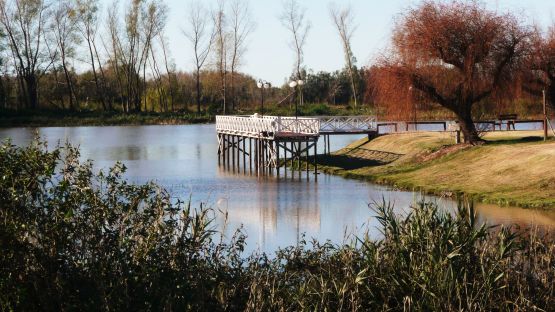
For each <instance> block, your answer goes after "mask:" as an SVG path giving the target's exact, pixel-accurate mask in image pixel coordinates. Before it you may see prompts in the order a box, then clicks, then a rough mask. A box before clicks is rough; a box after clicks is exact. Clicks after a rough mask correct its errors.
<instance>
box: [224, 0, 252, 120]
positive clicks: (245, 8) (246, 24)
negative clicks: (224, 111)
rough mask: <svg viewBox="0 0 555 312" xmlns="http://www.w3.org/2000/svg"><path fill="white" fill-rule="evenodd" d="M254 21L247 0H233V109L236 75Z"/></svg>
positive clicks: (231, 85) (231, 23) (231, 19)
mask: <svg viewBox="0 0 555 312" xmlns="http://www.w3.org/2000/svg"><path fill="white" fill-rule="evenodd" d="M254 27H255V26H254V22H253V20H252V15H251V12H250V8H249V4H248V2H247V1H246V0H233V1H232V2H231V11H230V28H231V57H230V61H231V64H230V75H231V76H230V85H229V89H230V90H229V91H230V93H231V109H232V110H235V105H236V104H237V99H236V96H235V95H236V94H235V76H236V73H237V69H238V68H239V66H240V65H241V62H242V60H243V55H244V54H245V51H246V49H247V47H246V43H247V38H248V36H249V35H250V33H251V32H252V31H253V30H254Z"/></svg>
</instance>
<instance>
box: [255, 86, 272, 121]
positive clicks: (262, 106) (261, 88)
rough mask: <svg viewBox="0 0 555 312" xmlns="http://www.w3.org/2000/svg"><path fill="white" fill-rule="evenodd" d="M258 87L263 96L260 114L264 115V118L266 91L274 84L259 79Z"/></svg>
mask: <svg viewBox="0 0 555 312" xmlns="http://www.w3.org/2000/svg"><path fill="white" fill-rule="evenodd" d="M256 86H257V87H258V88H259V89H260V95H261V100H260V101H261V102H260V113H261V114H262V116H264V89H269V88H271V87H272V84H271V83H269V82H267V81H264V80H262V79H258V83H257V84H256Z"/></svg>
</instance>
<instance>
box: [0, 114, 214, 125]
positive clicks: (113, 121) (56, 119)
mask: <svg viewBox="0 0 555 312" xmlns="http://www.w3.org/2000/svg"><path fill="white" fill-rule="evenodd" d="M213 121H214V116H210V115H207V114H201V115H199V114H193V113H186V112H169V113H153V112H145V113H127V114H124V113H121V112H97V111H80V112H70V111H48V110H46V111H24V112H15V111H2V112H1V113H0V128H8V127H74V126H129V125H183V124H195V123H208V122H213Z"/></svg>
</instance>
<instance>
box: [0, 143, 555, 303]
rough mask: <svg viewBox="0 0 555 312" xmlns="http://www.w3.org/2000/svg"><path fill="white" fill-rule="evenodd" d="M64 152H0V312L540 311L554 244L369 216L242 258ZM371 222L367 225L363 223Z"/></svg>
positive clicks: (468, 222)
mask: <svg viewBox="0 0 555 312" xmlns="http://www.w3.org/2000/svg"><path fill="white" fill-rule="evenodd" d="M79 159H80V158H79V150H78V149H77V148H74V147H72V146H69V145H68V146H65V147H62V148H55V149H53V150H52V151H47V149H46V143H44V142H40V141H36V142H34V143H33V144H32V145H31V146H29V147H26V148H20V147H16V146H13V145H11V144H10V143H9V142H6V143H4V144H3V145H2V146H0V222H1V225H2V226H0V246H1V248H2V252H1V253H0V309H1V310H2V311H16V310H17V311H26V310H61V311H64V310H95V311H97V310H165V311H173V310H193V311H240V310H246V311H268V310H271V311H307V310H311V311H343V310H345V311H347V310H350V311H368V310H371V311H376V310H378V311H379V310H406V311H422V310H425V311H429V310H435V311H452V310H457V311H461V310H463V311H505V310H525V311H528V310H530V311H532V310H537V311H542V310H543V311H547V310H549V309H552V307H553V306H555V239H554V238H553V237H552V236H550V235H549V234H548V233H545V232H543V231H541V230H539V229H537V230H534V231H522V230H521V231H518V230H517V229H515V228H503V227H489V226H486V225H481V224H479V223H478V218H477V215H476V212H475V210H474V209H473V206H472V205H471V204H469V203H465V202H461V203H460V205H459V208H458V210H457V211H455V212H452V213H449V212H444V211H442V210H440V209H438V207H437V205H435V204H433V203H426V202H421V203H417V204H416V205H415V206H414V207H411V208H410V210H409V213H408V214H407V215H405V216H399V215H396V214H395V213H394V212H393V207H392V205H391V204H390V203H387V202H381V203H374V204H372V205H370V208H371V209H372V211H373V213H374V214H375V215H376V218H378V220H379V222H380V229H381V231H382V238H381V239H378V240H372V239H370V238H369V237H368V235H366V236H361V237H357V238H353V239H351V240H348V243H344V244H333V243H331V242H317V241H307V240H305V239H302V240H301V241H300V242H299V244H298V245H297V246H291V247H286V248H283V249H280V250H277V251H276V253H275V255H274V256H272V257H270V256H269V255H267V254H264V253H254V254H245V253H244V251H243V250H244V248H245V235H244V233H243V232H242V230H241V229H238V230H237V231H236V232H235V234H234V235H233V236H232V237H227V238H226V237H224V236H223V234H222V233H220V232H218V231H216V227H215V225H214V220H215V219H214V217H215V213H216V212H215V211H214V210H212V209H210V208H207V207H204V206H201V207H199V208H198V209H195V208H193V207H191V205H190V204H189V202H190V201H187V200H175V199H172V197H171V196H170V194H169V193H168V192H166V191H165V190H164V189H163V188H161V187H159V186H157V185H155V184H153V183H147V184H144V185H133V184H129V183H128V182H127V181H126V180H125V179H124V178H123V173H124V172H125V166H124V165H123V164H116V165H115V166H114V167H113V168H112V169H110V170H109V171H108V172H100V173H94V172H93V170H92V162H90V161H86V162H82V161H80V160H79ZM369 215H370V212H369Z"/></svg>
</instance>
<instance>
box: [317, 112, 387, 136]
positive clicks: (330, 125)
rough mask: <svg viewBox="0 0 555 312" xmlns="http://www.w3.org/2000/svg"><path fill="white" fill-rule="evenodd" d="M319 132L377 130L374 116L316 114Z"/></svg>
mask: <svg viewBox="0 0 555 312" xmlns="http://www.w3.org/2000/svg"><path fill="white" fill-rule="evenodd" d="M317 118H318V119H320V132H321V133H350V132H365V131H370V130H377V129H376V128H377V127H376V118H375V117H374V116H318V117H317Z"/></svg>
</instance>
